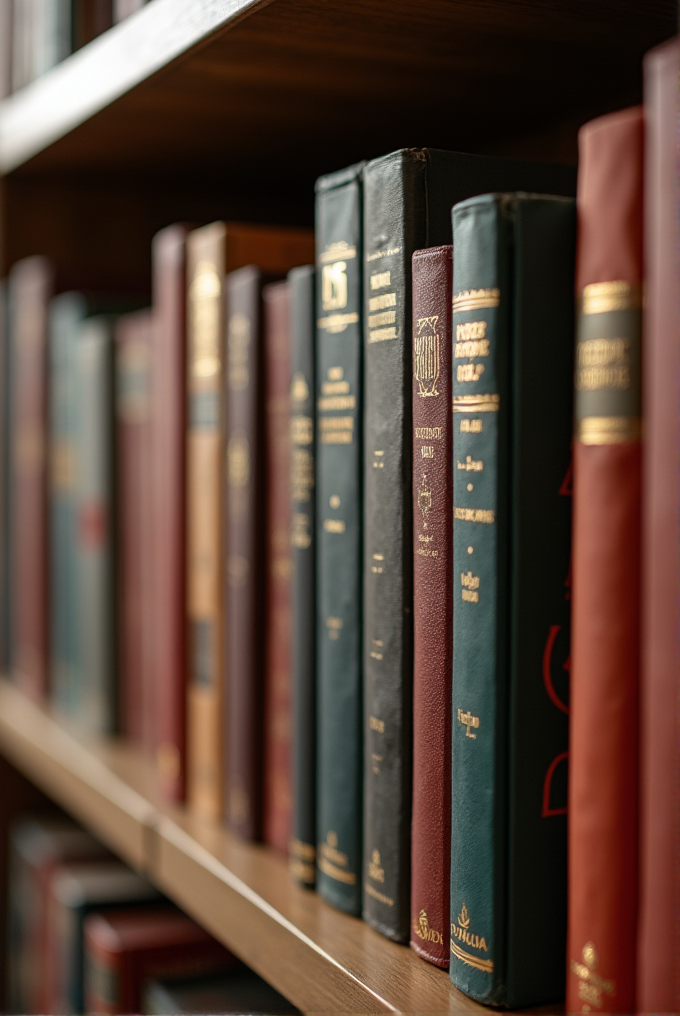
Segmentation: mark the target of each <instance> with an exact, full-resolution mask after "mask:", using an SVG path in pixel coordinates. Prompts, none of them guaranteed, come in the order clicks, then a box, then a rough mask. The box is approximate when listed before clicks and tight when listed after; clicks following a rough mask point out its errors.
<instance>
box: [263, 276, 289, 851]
mask: <svg viewBox="0 0 680 1016" xmlns="http://www.w3.org/2000/svg"><path fill="white" fill-rule="evenodd" d="M262 298H263V301H264V361H265V389H264V413H265V449H266V450H265V465H266V470H267V493H266V502H265V533H266V536H265V554H266V558H265V568H266V604H267V607H266V616H265V648H264V744H263V748H264V800H263V834H264V841H265V843H267V844H269V846H270V847H273V848H274V849H275V850H278V851H279V852H280V853H284V854H287V853H288V847H289V843H290V835H291V818H292V804H293V802H292V786H291V779H292V772H291V761H292V759H291V671H290V668H291V592H292V590H291V546H290V494H289V487H290V364H291V359H290V357H291V348H290V288H289V284H288V283H287V282H271V283H269V285H268V286H265V288H264V290H263V291H262Z"/></svg>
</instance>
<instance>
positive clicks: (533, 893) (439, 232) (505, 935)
mask: <svg viewBox="0 0 680 1016" xmlns="http://www.w3.org/2000/svg"><path fill="white" fill-rule="evenodd" d="M679 60H680V57H679V52H678V45H677V42H675V41H672V42H671V43H669V44H667V45H666V46H665V47H662V48H660V49H659V50H657V51H654V52H653V53H652V54H650V55H649V57H648V58H647V62H646V71H645V73H646V83H645V90H646V98H645V111H644V114H643V112H642V111H640V110H632V111H626V112H624V113H621V114H615V115H612V116H611V117H607V118H603V119H602V120H600V121H596V122H594V123H593V124H591V125H588V126H587V127H586V128H584V129H583V131H582V135H581V161H580V165H579V174H578V200H577V202H576V205H575V204H574V201H573V199H572V198H571V197H570V195H572V194H573V192H574V189H575V184H576V178H575V174H574V172H573V170H572V169H570V168H569V167H560V166H546V165H539V164H532V163H520V162H512V161H509V160H498V159H490V158H481V157H476V156H469V155H461V154H458V153H450V152H442V151H435V150H431V149H407V150H401V151H398V152H393V153H391V154H389V155H387V156H384V157H382V158H379V159H375V160H372V161H371V162H368V163H366V164H360V165H356V166H352V167H349V168H348V169H346V170H342V171H340V172H338V173H335V174H331V175H329V176H327V177H324V178H322V179H320V180H319V181H318V183H317V190H316V234H315V238H312V236H311V235H309V234H307V233H306V232H305V231H296V230H284V229H273V228H266V227H261V226H258V227H256V226H243V225H237V224H226V223H221V222H218V223H213V224H211V225H208V226H204V227H201V228H198V229H191V228H189V227H187V226H181V225H179V226H172V227H168V229H166V230H164V231H162V233H160V234H159V235H158V236H157V238H156V240H155V241H154V247H153V261H154V293H153V311H152V314H151V315H149V313H148V312H146V311H141V312H140V311H137V312H135V313H134V314H132V315H129V314H128V315H123V316H119V317H111V316H101V314H100V313H94V312H95V311H99V310H101V306H99V305H96V304H95V303H94V302H92V301H89V302H88V300H86V299H85V297H83V296H74V295H73V294H71V295H61V296H58V297H56V299H54V300H52V302H51V303H50V287H51V281H50V280H51V274H50V267H49V266H48V265H47V263H46V262H45V261H44V260H42V259H29V260H27V261H24V262H20V263H18V264H17V265H15V266H14V268H13V269H12V272H11V275H10V279H9V284H8V289H7V292H8V304H9V316H8V321H9V328H8V331H9V341H8V342H7V343H5V344H4V346H3V349H4V352H5V355H6V356H8V358H9V363H6V364H5V367H4V371H3V377H4V378H5V379H6V382H5V384H6V386H7V387H6V388H5V395H4V407H3V420H4V423H5V427H4V432H3V434H4V436H3V449H4V451H3V456H4V457H3V478H4V482H3V490H4V492H5V510H4V524H3V527H2V530H1V532H2V536H3V540H4V541H5V546H4V551H3V556H2V561H3V567H5V569H6V572H5V578H4V593H3V616H2V620H3V623H4V642H3V653H4V660H5V663H6V664H7V665H10V666H11V667H12V669H13V670H14V672H15V673H16V675H17V679H18V680H20V681H21V682H22V683H23V685H24V687H26V689H27V690H28V691H29V692H30V693H32V694H35V695H37V696H43V697H44V696H48V695H49V696H50V697H51V699H52V700H53V701H54V702H55V704H56V705H57V706H58V707H59V709H60V710H61V712H62V713H64V714H66V715H67V716H70V718H71V719H72V720H73V721H75V722H78V723H80V725H81V726H83V727H84V728H86V729H89V730H91V731H95V732H105V731H107V730H112V729H114V728H115V727H116V725H117V719H116V714H117V712H118V713H119V719H120V726H121V727H122V729H123V731H124V732H126V733H128V734H129V735H130V736H132V737H133V738H135V739H136V740H138V741H139V742H140V743H142V744H144V745H146V746H147V747H148V748H149V749H150V750H152V751H153V752H155V754H156V757H157V760H158V765H159V772H160V775H161V778H162V780H163V781H164V785H165V787H166V790H167V792H168V793H169V795H170V796H173V797H175V798H181V797H182V796H183V794H184V790H185V776H186V791H187V796H188V801H189V806H190V807H192V808H193V809H194V810H195V811H196V812H197V813H200V814H202V815H203V816H206V817H208V818H211V819H216V820H219V819H224V820H225V821H226V822H227V824H228V825H229V827H230V828H231V829H232V830H233V831H234V832H235V833H237V834H238V835H240V836H243V837H245V838H248V839H254V840H257V839H260V838H263V839H264V840H265V842H267V843H268V844H270V845H271V846H272V847H274V848H275V849H278V850H280V851H282V852H289V853H290V862H291V872H292V874H293V877H294V878H296V879H297V880H298V881H300V882H302V883H303V884H306V885H315V886H316V889H317V891H318V892H319V893H320V894H321V895H322V896H323V897H324V898H325V899H326V900H327V901H328V902H330V903H332V904H333V905H334V906H336V907H339V908H341V909H343V910H345V911H347V912H349V913H352V914H356V915H361V916H363V918H364V919H365V920H366V921H368V923H370V924H371V925H372V926H373V927H374V928H376V929H377V930H378V931H380V932H381V933H382V934H385V935H387V936H388V937H390V938H392V939H394V940H395V941H398V942H406V941H409V940H410V943H411V945H412V947H413V948H414V949H415V951H416V952H418V953H419V954H420V955H421V956H422V957H423V958H424V959H426V960H429V961H431V962H433V963H435V964H437V965H439V966H443V967H449V968H450V973H451V977H452V980H453V981H454V983H455V984H456V985H457V986H458V987H459V988H461V989H462V990H463V991H465V992H467V993H468V994H470V995H471V996H473V997H474V998H477V999H479V1000H481V1001H484V1002H489V1003H494V1004H505V1005H529V1004H539V1003H543V1002H548V1001H552V1000H557V999H559V998H561V997H564V991H565V974H566V975H567V984H568V989H567V990H568V995H567V998H568V1005H569V1010H570V1011H579V1010H581V1009H582V1008H583V1007H584V1006H590V1007H595V1008H596V1009H597V1008H600V1009H605V1010H607V1009H608V1010H609V1011H611V1010H612V1009H616V1010H618V1011H625V1010H632V1009H633V1008H634V1007H635V1006H637V1007H638V1008H640V1009H643V1010H644V1011H648V1010H652V1009H659V1010H665V1011H673V1010H674V1009H677V1008H678V1005H677V1004H676V1003H677V1002H678V999H677V985H676V984H675V981H674V977H675V971H676V970H677V969H678V957H679V956H680V942H679V941H678V929H677V927H676V924H675V919H674V915H675V914H676V913H677V909H676V901H677V898H678V897H677V894H678V892H680V888H679V887H678V885H677V878H678V876H677V859H678V849H679V848H678V839H677V831H676V828H675V826H674V824H673V820H672V816H673V815H674V803H673V802H674V801H675V798H674V796H673V795H674V783H673V780H674V773H675V772H676V771H677V767H675V768H674V766H673V764H672V760H673V759H676V758H677V756H676V752H677V750H678V744H679V743H680V738H679V737H678V731H677V712H676V711H675V702H676V696H677V693H678V691H677V690H678V662H679V661H678V652H677V645H676V641H675V640H676V630H677V616H678V602H679V596H678V582H679V581H680V571H679V569H678V567H677V564H678V562H677V549H678V545H679V541H678V532H677V526H678V518H679V513H678V503H679V497H678V489H677V484H678V478H679V477H680V470H678V469H677V468H676V466H677V465H678V462H677V459H678V456H679V455H680V448H679V447H678V442H677V430H678V428H677V413H678V411H679V407H680V399H678V397H677V395H678V393H677V391H676V387H677V383H678V371H677V369H676V366H677V355H678V351H677V331H678V330H677V324H678V322H677V313H678V301H677V286H678V273H677V225H676V223H677V207H678V206H677V167H676V163H675V156H674V145H675V142H676V119H675V117H676V98H677V92H676V81H677V70H678V63H679ZM643 123H644V131H643ZM643 190H644V192H645V195H644V196H645V202H644V208H645V210H644V216H643V200H642V199H643ZM479 195H481V196H479ZM546 195H547V196H546ZM555 195H562V196H555ZM451 209H453V218H452V217H451ZM577 211H578V216H577ZM577 217H578V228H577ZM643 237H644V238H645V239H644V243H645V245H646V246H645V265H646V267H645V269H644V272H643ZM312 261H313V262H314V264H309V263H307V262H312ZM296 266H298V267H296ZM299 266H301V267H299ZM574 273H576V276H575V275H574ZM645 273H646V274H645ZM643 283H644V285H645V289H646V309H645V317H644V344H643V346H642V353H640V349H641V343H640V336H641V330H642V300H641V291H642V285H643ZM574 288H576V293H577V304H576V310H577V311H578V327H577V352H576V365H575V367H576V370H575V374H574V353H573V349H574V341H573V335H574V317H575V314H574V312H575V304H574ZM120 309H121V304H120V302H119V306H118V310H119V311H120ZM115 310H116V308H115V307H114V306H112V305H110V306H109V311H115ZM93 314H94V316H92V315H93ZM48 318H49V327H48ZM48 349H49V364H50V367H49V371H47V365H48V356H47V350H48ZM641 355H642V357H643V360H644V365H645V371H644V378H645V386H646V388H645V392H646V398H645V402H644V407H643V408H644V420H645V444H644V453H645V455H644V460H643V458H642V451H643V446H642V444H641V439H640V436H641V412H642V410H641V395H640V392H641V387H640V376H641V369H640V362H641V360H640V357H641ZM574 376H575V377H576V398H575V403H574ZM10 392H11V393H12V396H11V399H10V394H9V393H10ZM48 405H49V425H48V416H47V410H46V407H47V406H48ZM451 410H452V411H451ZM574 413H575V419H576V423H575V425H574V424H573V419H574ZM116 416H117V423H116V424H115V425H114V417H116ZM45 447H47V448H49V456H46V455H44V454H43V453H42V449H44V448H45ZM48 461H49V465H50V469H49V498H48V497H47V489H48V473H47V463H48ZM642 463H643V464H644V469H645V474H644V475H645V482H644V485H643V483H642V474H641V468H642V466H641V464H642ZM669 463H672V464H674V465H673V466H672V468H669V466H668V464H669ZM572 503H573V505H574V523H573V541H572V510H571V505H572ZM48 504H49V512H50V536H49V538H48V525H47V506H48ZM641 511H642V519H643V523H641V521H640V519H641ZM641 541H642V542H641ZM11 550H12V551H13V554H12V553H10V551H11ZM48 561H49V568H48V565H47V562H48ZM572 565H573V567H572ZM10 566H11V567H10ZM641 573H642V576H643V579H642V581H643V589H644V595H643V596H641V594H640V582H641ZM116 607H118V610H117V613H118V620H117V621H116ZM10 609H11V611H12V613H13V616H12V617H11V618H10V617H8V612H9V611H10ZM572 617H573V621H574V626H573V632H572V634H571V637H570V619H571V618H572ZM641 625H642V627H641ZM50 629H51V631H50ZM50 646H51V648H50ZM640 646H641V647H642V648H641V649H640ZM569 684H571V705H569V692H568V685H569ZM640 714H641V715H642V727H641V729H640V730H639V729H638V728H639V716H640ZM570 727H571V730H570ZM567 766H568V767H569V771H570V785H569V789H567ZM594 774H596V776H594ZM638 785H639V787H640V791H639V793H638V790H637V788H638ZM638 813H639V814H640V818H639V819H638ZM568 841H569V859H568V860H567V842H568ZM638 855H639V859H638ZM568 870H569V891H568V892H567V872H568ZM638 907H639V910H638ZM567 912H568V919H567ZM638 914H639V918H638ZM528 942H530V944H531V948H530V949H529V948H527V943H528ZM565 957H566V960H565ZM674 993H675V994H674Z"/></svg>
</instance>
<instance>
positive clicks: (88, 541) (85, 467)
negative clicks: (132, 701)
mask: <svg viewBox="0 0 680 1016" xmlns="http://www.w3.org/2000/svg"><path fill="white" fill-rule="evenodd" d="M76 357H77V364H76V372H75V373H76V385H77V389H78V394H77V399H78V421H79V433H78V443H77V459H78V466H77V481H76V484H77V486H76V491H77V494H76V506H77V507H76V511H77V527H78V551H77V572H78V598H79V612H78V621H79V624H78V628H79V632H80V647H79V656H80V661H81V669H80V674H79V677H80V681H79V687H78V690H77V692H76V699H77V702H78V707H77V719H78V722H79V724H80V726H81V727H82V728H83V729H84V730H86V731H87V732H88V733H91V734H105V733H111V732H113V731H114V730H115V729H116V726H117V712H116V702H117V694H116V693H117V689H116V676H117V666H116V639H115V636H114V632H115V631H116V594H115V575H114V562H115V560H116V553H115V531H114V520H115V513H114V510H113V503H114V496H115V487H114V461H115V459H114V455H115V449H114V415H113V414H114V405H115V395H114V383H115V382H114V348H113V336H112V325H111V322H110V321H108V320H107V319H106V318H90V319H88V320H87V321H85V322H84V323H83V324H82V325H81V326H80V330H79V335H78V338H77V350H76Z"/></svg>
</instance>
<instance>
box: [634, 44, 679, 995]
mask: <svg viewBox="0 0 680 1016" xmlns="http://www.w3.org/2000/svg"><path fill="white" fill-rule="evenodd" d="M644 70H645V266H646V303H645V315H646V316H645V326H644V327H645V345H644V350H643V371H642V377H643V408H644V413H645V459H644V464H643V484H642V491H643V494H642V520H643V521H642V527H643V528H642V569H643V571H642V588H643V600H642V610H643V612H642V657H641V660H642V670H641V689H640V690H641V702H640V707H641V717H642V723H641V728H640V736H641V741H640V794H641V797H640V809H641V811H640V917H639V931H638V967H637V970H638V974H637V976H638V987H637V1010H638V1011H639V1012H680V649H679V647H678V632H679V631H680V567H679V564H678V548H680V440H679V437H678V436H679V435H680V342H678V336H679V335H680V292H678V289H679V286H680V258H679V257H678V253H679V251H680V236H679V234H678V216H677V213H678V209H679V206H680V192H679V188H678V148H677V146H678V133H677V123H678V75H679V74H680V45H679V44H678V40H677V39H674V40H672V41H671V42H668V43H665V44H664V45H663V46H660V47H658V48H657V49H654V50H652V52H651V53H649V54H648V55H647V57H646V58H645V64H644ZM673 549H674V550H675V553H673Z"/></svg>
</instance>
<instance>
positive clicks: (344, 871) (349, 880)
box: [319, 830, 357, 885]
mask: <svg viewBox="0 0 680 1016" xmlns="http://www.w3.org/2000/svg"><path fill="white" fill-rule="evenodd" d="M319 868H320V869H321V871H322V872H323V873H324V875H328V876H329V878H334V879H335V880H336V881H337V882H343V883H344V884H345V885H355V884H356V880H357V877H356V874H355V873H354V872H352V871H350V870H349V857H348V856H347V854H343V853H342V851H340V850H338V835H337V833H335V832H333V831H332V830H331V831H330V832H329V833H328V835H327V836H326V842H325V843H320V844H319Z"/></svg>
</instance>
